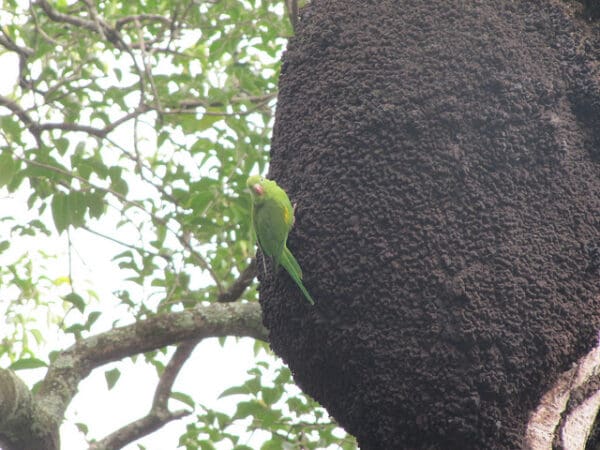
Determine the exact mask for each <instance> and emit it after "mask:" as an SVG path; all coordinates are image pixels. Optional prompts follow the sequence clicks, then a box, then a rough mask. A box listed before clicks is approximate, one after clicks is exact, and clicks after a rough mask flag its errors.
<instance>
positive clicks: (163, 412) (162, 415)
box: [89, 340, 198, 450]
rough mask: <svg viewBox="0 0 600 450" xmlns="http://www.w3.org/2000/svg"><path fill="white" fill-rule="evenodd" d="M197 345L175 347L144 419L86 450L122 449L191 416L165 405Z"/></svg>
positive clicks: (192, 343) (192, 342)
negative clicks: (171, 423) (171, 409)
mask: <svg viewBox="0 0 600 450" xmlns="http://www.w3.org/2000/svg"><path fill="white" fill-rule="evenodd" d="M197 344H198V340H193V341H186V342H184V343H182V344H180V345H179V346H178V347H177V350H175V353H174V354H173V356H172V357H171V360H170V361H169V363H168V364H167V367H166V368H165V370H164V372H163V373H162V375H161V377H160V380H159V381H158V385H157V386H156V391H155V393H154V401H153V402H152V408H151V409H150V412H148V414H147V415H146V416H144V417H142V418H140V419H138V420H135V421H133V422H131V423H129V424H127V425H125V426H124V427H122V428H120V429H118V430H117V431H115V432H114V433H111V434H110V435H108V436H107V437H105V438H104V439H102V440H100V441H98V442H95V443H93V444H92V445H90V447H89V450H111V449H116V448H122V447H124V446H125V445H127V444H129V443H131V442H133V441H135V440H137V439H140V438H142V437H143V436H146V435H148V434H150V433H153V432H154V431H156V430H158V429H159V428H161V427H163V426H164V425H166V424H167V423H169V422H171V421H173V420H177V419H181V418H182V417H185V416H187V415H189V414H191V411H185V410H180V411H173V412H171V411H169V408H168V402H169V398H170V396H171V390H172V388H173V383H174V382H175V378H177V375H178V374H179V371H180V370H181V368H182V367H183V365H184V363H185V362H186V361H187V360H188V358H189V357H190V355H191V354H192V351H193V350H194V348H195V347H196V345H197Z"/></svg>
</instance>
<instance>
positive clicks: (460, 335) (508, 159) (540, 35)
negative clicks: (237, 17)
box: [261, 0, 600, 450]
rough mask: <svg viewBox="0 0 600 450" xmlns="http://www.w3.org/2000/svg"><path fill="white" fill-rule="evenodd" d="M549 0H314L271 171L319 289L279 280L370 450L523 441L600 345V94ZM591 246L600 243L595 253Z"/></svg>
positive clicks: (280, 342)
mask: <svg viewBox="0 0 600 450" xmlns="http://www.w3.org/2000/svg"><path fill="white" fill-rule="evenodd" d="M582 36H583V31H581V29H579V28H578V27H577V26H576V25H574V24H573V23H572V19H570V18H569V16H568V15H567V14H565V13H564V12H562V10H561V9H560V8H559V7H558V6H557V5H554V3H551V2H550V1H535V0H523V1H514V0H495V1H493V2H492V1H464V0H429V1H422V0H412V1H409V0H404V1H388V0H379V1H373V2H369V1H365V0H313V1H312V5H311V6H310V7H309V8H308V9H306V10H305V12H304V14H303V17H302V23H301V25H300V29H299V31H298V35H297V37H296V38H294V39H292V40H291V41H290V44H289V49H288V51H287V53H286V54H285V57H284V58H285V59H284V60H285V64H284V68H283V71H282V76H281V82H280V88H281V91H280V97H279V104H278V112H277V120H276V126H275V133H274V138H273V148H272V165H271V173H270V176H272V177H273V178H275V179H276V180H278V181H279V182H280V184H282V185H283V186H284V187H285V188H286V189H287V190H288V192H289V193H290V196H291V197H292V200H293V201H294V202H297V211H296V227H295V229H294V230H293V232H292V234H291V236H290V240H289V246H290V248H291V249H292V251H293V252H294V253H295V254H296V255H297V257H298V259H299V261H300V263H301V264H302V266H303V269H304V272H305V283H306V285H307V287H308V289H309V290H310V291H311V293H312V294H313V296H314V297H315V299H316V301H317V306H316V307H314V308H311V307H310V306H309V305H308V303H307V302H306V301H305V300H304V299H303V297H302V295H301V294H300V292H299V291H298V290H297V289H296V288H295V286H294V284H293V283H292V281H291V280H290V279H289V278H288V277H287V276H286V274H285V273H284V272H279V273H278V276H277V277H275V278H272V277H271V276H270V275H267V276H266V278H265V276H263V275H261V281H262V283H261V302H262V306H263V308H264V322H265V325H266V326H267V327H268V328H269V329H270V331H271V344H272V347H273V349H274V350H275V351H276V352H277V353H278V354H279V355H281V356H282V357H283V358H284V360H285V361H286V362H287V363H288V364H289V366H290V367H291V369H292V370H293V372H294V374H295V377H296V380H297V381H298V383H299V384H300V386H301V387H302V388H303V389H304V390H305V391H306V392H308V393H309V394H311V395H312V396H314V397H315V398H316V399H317V400H319V401H320V402H321V403H322V404H323V405H324V406H326V407H327V409H328V410H329V412H330V413H331V414H332V415H333V416H334V417H335V418H336V419H338V421H339V422H340V423H341V424H342V425H343V426H344V427H345V428H346V429H347V430H348V431H349V432H351V433H352V434H354V435H356V436H357V437H358V439H359V443H360V445H361V448H362V449H363V450H371V449H382V450H389V449H403V448H406V449H444V450H448V449H465V450H468V449H507V450H508V449H510V450H514V449H516V448H518V447H519V445H520V440H521V436H522V435H523V431H524V424H525V423H526V421H527V414H528V411H529V409H530V408H532V407H533V405H535V404H537V401H538V399H539V397H540V395H541V393H542V392H543V391H544V390H545V389H546V388H547V387H548V385H549V384H550V383H551V382H552V381H553V380H554V378H555V376H556V375H557V373H559V372H561V371H563V370H565V369H566V368H568V367H569V365H570V364H571V363H572V362H573V361H575V360H576V359H577V358H578V357H579V356H581V355H582V354H583V353H585V352H586V350H588V349H589V348H590V347H591V346H592V345H593V344H594V342H595V340H596V335H597V331H598V329H600V298H599V296H598V295H599V292H600V274H598V272H595V271H593V270H587V269H588V267H589V265H590V255H589V253H590V252H589V251H588V250H589V248H593V247H594V246H595V245H597V244H598V242H600V161H599V159H600V158H598V156H599V155H600V119H599V117H600V89H599V88H598V86H597V85H595V84H594V82H593V81H592V80H593V79H594V76H597V74H596V75H594V74H593V64H592V63H591V62H590V54H591V53H590V52H592V51H593V50H594V49H590V48H588V47H590V45H591V44H590V43H589V42H587V43H586V42H585V41H584V38H583V37H582ZM586 249H588V250H586Z"/></svg>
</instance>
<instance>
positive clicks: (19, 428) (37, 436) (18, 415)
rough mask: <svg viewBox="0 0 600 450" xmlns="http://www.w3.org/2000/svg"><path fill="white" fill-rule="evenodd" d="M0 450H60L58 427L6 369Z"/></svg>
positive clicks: (0, 393) (0, 375)
mask: <svg viewBox="0 0 600 450" xmlns="http://www.w3.org/2000/svg"><path fill="white" fill-rule="evenodd" d="M58 423H60V421H59V422H58ZM34 424H35V425H34ZM0 448H3V449H4V450H58V426H57V425H56V423H53V421H52V420H50V418H49V417H48V416H47V415H44V414H43V411H39V410H37V408H35V403H34V400H33V397H32V395H31V392H30V390H29V388H28V387H27V385H25V383H23V381H21V379H20V378H19V377H17V376H16V375H15V373H14V372H12V371H10V370H6V369H0Z"/></svg>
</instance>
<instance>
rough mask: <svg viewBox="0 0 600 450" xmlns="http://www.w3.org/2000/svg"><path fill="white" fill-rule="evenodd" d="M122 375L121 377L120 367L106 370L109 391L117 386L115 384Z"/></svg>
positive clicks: (105, 376)
mask: <svg viewBox="0 0 600 450" xmlns="http://www.w3.org/2000/svg"><path fill="white" fill-rule="evenodd" d="M120 377H121V371H120V370H119V369H111V370H107V371H106V372H104V378H105V379H106V386H107V387H108V390H109V391H110V390H111V389H112V388H113V387H115V384H117V381H118V380H119V378H120Z"/></svg>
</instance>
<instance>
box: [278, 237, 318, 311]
mask: <svg viewBox="0 0 600 450" xmlns="http://www.w3.org/2000/svg"><path fill="white" fill-rule="evenodd" d="M279 262H280V263H281V265H282V266H283V267H284V269H285V270H287V273H289V274H290V277H292V280H294V282H295V283H296V284H297V285H298V287H299V288H300V290H301V291H302V293H303V294H304V296H305V297H306V300H308V302H309V303H310V304H311V305H314V304H315V301H314V300H313V298H312V297H311V295H310V294H309V293H308V291H307V290H306V288H305V287H304V283H302V270H301V269H300V264H298V261H296V258H294V255H292V252H290V251H289V250H288V248H287V247H284V249H283V253H282V254H281V259H280V260H279Z"/></svg>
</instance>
